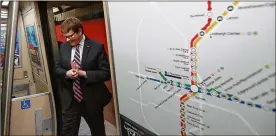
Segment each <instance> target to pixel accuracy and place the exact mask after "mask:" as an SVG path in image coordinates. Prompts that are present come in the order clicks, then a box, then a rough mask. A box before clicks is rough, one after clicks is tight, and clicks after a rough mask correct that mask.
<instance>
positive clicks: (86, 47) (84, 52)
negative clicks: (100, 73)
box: [81, 36, 90, 67]
mask: <svg viewBox="0 0 276 136" xmlns="http://www.w3.org/2000/svg"><path fill="white" fill-rule="evenodd" d="M89 51H90V44H89V42H88V37H86V36H85V41H84V46H83V49H82V59H81V67H83V65H84V62H85V60H86V58H87V55H88V53H89Z"/></svg>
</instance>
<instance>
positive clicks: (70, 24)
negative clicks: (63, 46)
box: [60, 17, 83, 34]
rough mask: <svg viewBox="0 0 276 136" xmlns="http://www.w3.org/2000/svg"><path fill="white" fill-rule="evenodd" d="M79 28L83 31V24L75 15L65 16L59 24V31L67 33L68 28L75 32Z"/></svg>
mask: <svg viewBox="0 0 276 136" xmlns="http://www.w3.org/2000/svg"><path fill="white" fill-rule="evenodd" d="M80 28H81V30H82V33H83V26H82V24H81V21H80V20H79V19H78V18H76V17H68V18H66V19H65V20H64V21H63V23H62V24H61V26H60V30H61V33H63V34H64V33H68V32H69V31H70V30H72V31H73V32H75V33H77V32H79V29H80Z"/></svg>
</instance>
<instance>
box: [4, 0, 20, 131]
mask: <svg viewBox="0 0 276 136" xmlns="http://www.w3.org/2000/svg"><path fill="white" fill-rule="evenodd" d="M9 2H10V3H9V12H8V22H7V33H6V34H7V37H6V43H5V55H4V59H5V60H4V63H5V64H4V68H3V85H2V100H1V101H2V102H3V103H2V111H1V114H2V131H1V135H2V136H5V135H10V115H11V97H12V89H13V74H14V52H15V36H16V30H17V21H18V19H17V18H18V8H19V1H9Z"/></svg>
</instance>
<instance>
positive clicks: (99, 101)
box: [56, 37, 112, 111]
mask: <svg viewBox="0 0 276 136" xmlns="http://www.w3.org/2000/svg"><path fill="white" fill-rule="evenodd" d="M71 49H72V47H71V45H70V43H69V42H66V43H63V44H62V45H61V46H60V60H59V61H58V62H57V65H56V73H57V75H58V77H59V78H60V79H61V90H60V92H59V93H60V97H61V98H60V99H61V106H62V111H65V110H67V109H68V108H69V106H70V104H71V102H72V100H73V99H74V98H73V97H74V94H73V80H72V79H70V78H66V72H67V71H68V70H70V69H71V64H70V62H71ZM81 69H82V70H84V71H86V74H87V78H84V77H82V78H80V83H81V84H80V86H81V90H82V94H83V101H84V102H85V105H88V106H89V109H90V110H93V111H94V110H97V109H102V108H103V107H104V106H105V105H107V104H108V103H109V102H110V100H111V97H112V95H111V93H110V92H109V91H108V89H107V87H106V86H105V84H104V82H105V81H106V80H109V79H110V67H109V63H108V59H107V57H106V54H105V50H104V46H103V44H101V43H99V42H97V41H95V40H91V39H89V38H88V37H85V41H84V46H83V54H82V60H81Z"/></svg>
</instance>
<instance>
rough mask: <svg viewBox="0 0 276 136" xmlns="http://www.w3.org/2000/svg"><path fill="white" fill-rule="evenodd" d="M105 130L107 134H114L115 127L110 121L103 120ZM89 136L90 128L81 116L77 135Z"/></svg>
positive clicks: (109, 135)
mask: <svg viewBox="0 0 276 136" xmlns="http://www.w3.org/2000/svg"><path fill="white" fill-rule="evenodd" d="M104 124H105V132H106V135H107V136H114V135H116V127H115V126H114V125H112V124H111V123H109V122H107V121H105V122H104ZM80 135H81V136H91V133H90V129H89V127H88V125H87V124H86V122H85V120H84V119H83V118H81V124H80V129H79V136H80Z"/></svg>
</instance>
